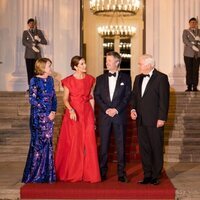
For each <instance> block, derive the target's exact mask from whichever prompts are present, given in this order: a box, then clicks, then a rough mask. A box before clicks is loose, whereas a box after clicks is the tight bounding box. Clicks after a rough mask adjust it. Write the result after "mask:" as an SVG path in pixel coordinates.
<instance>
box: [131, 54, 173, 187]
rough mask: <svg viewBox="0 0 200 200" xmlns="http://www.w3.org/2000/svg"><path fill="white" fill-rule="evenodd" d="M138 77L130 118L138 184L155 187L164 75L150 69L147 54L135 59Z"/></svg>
mask: <svg viewBox="0 0 200 200" xmlns="http://www.w3.org/2000/svg"><path fill="white" fill-rule="evenodd" d="M139 67H140V71H141V74H139V75H137V76H136V78H135V81H134V85H133V90H132V99H131V105H132V110H131V118H132V119H133V120H136V119H137V127H138V140H139V147H140V154H141V159H142V166H143V172H144V179H143V180H141V181H139V182H138V183H140V184H149V183H150V184H154V185H157V184H159V177H160V175H161V171H162V168H163V138H164V135H163V134H164V124H165V122H166V120H167V115H168V107H169V82H168V77H167V75H165V74H163V73H161V72H159V71H158V70H156V69H155V68H154V59H153V57H152V56H151V55H148V54H145V55H142V56H141V57H140V59H139Z"/></svg>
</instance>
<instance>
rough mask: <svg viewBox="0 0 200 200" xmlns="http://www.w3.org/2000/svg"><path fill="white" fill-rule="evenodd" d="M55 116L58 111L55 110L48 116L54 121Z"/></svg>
mask: <svg viewBox="0 0 200 200" xmlns="http://www.w3.org/2000/svg"><path fill="white" fill-rule="evenodd" d="M55 116H56V112H55V111H51V112H50V114H49V116H48V117H49V119H50V120H51V121H53V120H54V119H55Z"/></svg>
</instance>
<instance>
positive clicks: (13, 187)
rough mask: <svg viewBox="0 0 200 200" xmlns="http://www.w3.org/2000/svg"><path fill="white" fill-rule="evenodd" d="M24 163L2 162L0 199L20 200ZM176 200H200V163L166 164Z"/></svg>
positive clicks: (0, 166) (0, 164)
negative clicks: (174, 189)
mask: <svg viewBox="0 0 200 200" xmlns="http://www.w3.org/2000/svg"><path fill="white" fill-rule="evenodd" d="M23 168H24V162H1V161H0V199H4V200H5V199H20V194H19V189H20V187H21V186H22V183H21V176H22V171H23ZM165 170H166V172H167V174H168V176H169V177H170V179H171V181H172V183H173V184H174V186H175V188H176V200H200V163H165Z"/></svg>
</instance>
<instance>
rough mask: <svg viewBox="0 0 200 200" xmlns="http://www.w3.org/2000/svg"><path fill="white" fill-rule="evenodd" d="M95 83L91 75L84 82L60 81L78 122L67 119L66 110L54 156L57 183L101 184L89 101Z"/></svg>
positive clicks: (81, 80)
mask: <svg viewBox="0 0 200 200" xmlns="http://www.w3.org/2000/svg"><path fill="white" fill-rule="evenodd" d="M94 82H95V78H94V77H92V76H90V75H86V76H85V78H83V79H76V78H75V77H74V76H73V75H71V76H69V77H67V78H65V79H63V80H62V85H63V87H64V86H66V87H67V88H68V89H69V102H70V105H71V106H72V108H73V109H74V110H75V112H76V114H77V121H74V120H71V119H70V118H69V111H68V109H66V110H65V114H64V117H63V121H62V126H61V131H60V135H59V141H58V145H57V151H56V157H55V166H56V175H57V179H58V180H61V181H71V182H76V181H86V182H91V183H95V182H99V181H100V172H99V163H98V155H97V145H96V137H95V129H94V111H93V109H92V107H91V104H90V102H89V101H90V99H91V98H92V97H91V94H90V92H91V88H92V87H93V85H94Z"/></svg>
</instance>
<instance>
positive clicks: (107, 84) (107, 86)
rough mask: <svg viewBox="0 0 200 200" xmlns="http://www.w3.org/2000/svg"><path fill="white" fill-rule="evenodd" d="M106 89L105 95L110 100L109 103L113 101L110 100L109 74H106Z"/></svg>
mask: <svg viewBox="0 0 200 200" xmlns="http://www.w3.org/2000/svg"><path fill="white" fill-rule="evenodd" d="M104 81H105V82H104V84H105V85H104V89H105V95H106V97H107V98H108V101H111V99H110V91H109V82H108V73H106V74H104Z"/></svg>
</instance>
